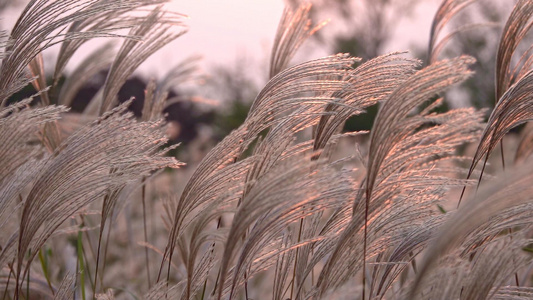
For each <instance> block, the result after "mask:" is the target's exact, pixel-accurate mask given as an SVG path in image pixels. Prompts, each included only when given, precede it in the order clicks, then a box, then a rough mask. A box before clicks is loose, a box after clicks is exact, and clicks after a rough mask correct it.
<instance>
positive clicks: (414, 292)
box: [0, 0, 533, 300]
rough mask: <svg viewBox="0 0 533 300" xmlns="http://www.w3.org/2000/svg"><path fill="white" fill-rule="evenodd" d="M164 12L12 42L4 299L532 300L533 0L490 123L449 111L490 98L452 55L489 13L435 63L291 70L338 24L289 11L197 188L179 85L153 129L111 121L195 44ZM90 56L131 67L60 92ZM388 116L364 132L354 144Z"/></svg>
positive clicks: (483, 115)
mask: <svg viewBox="0 0 533 300" xmlns="http://www.w3.org/2000/svg"><path fill="white" fill-rule="evenodd" d="M479 1H481V0H479ZM164 2H166V1H165V0H123V1H107V0H63V1H54V0H31V1H30V2H29V3H28V4H27V6H26V8H25V9H24V10H23V12H22V13H21V15H20V17H19V18H18V21H17V22H16V24H15V25H14V27H13V28H12V29H11V30H10V31H9V32H4V33H3V34H2V37H1V38H2V43H1V49H2V51H1V53H0V58H1V66H0V101H1V106H0V299H2V300H3V299H83V300H85V299H91V298H96V299H115V298H116V299H270V298H272V299H533V281H532V280H533V279H532V275H533V261H532V259H533V240H532V236H533V235H532V233H533V231H532V229H533V226H532V225H533V165H532V164H531V163H530V162H529V161H530V160H528V157H529V156H530V154H531V152H532V150H533V127H531V126H530V125H526V126H520V125H522V124H524V123H527V122H528V121H530V120H531V119H532V117H533V71H532V66H533V55H532V54H533V53H532V52H533V51H531V49H532V48H533V47H530V45H527V44H526V45H525V48H524V45H523V44H524V43H527V41H528V39H527V38H526V37H527V33H528V32H529V30H530V28H531V27H532V25H533V19H532V16H533V1H532V0H518V1H515V2H516V4H515V6H514V8H513V10H512V12H511V14H510V15H509V16H507V18H506V21H505V23H504V24H501V25H502V26H501V38H500V41H499V43H498V45H497V49H496V50H497V51H496V52H497V55H496V57H494V60H495V62H496V64H495V65H496V67H495V70H494V76H493V78H495V79H494V80H495V85H496V91H495V93H496V99H497V102H496V103H495V106H494V109H492V110H490V111H488V110H477V109H476V108H458V109H449V110H439V107H440V106H441V105H443V103H445V102H446V101H448V99H447V98H449V97H451V96H452V95H456V94H450V93H447V91H449V90H450V89H452V88H454V87H457V86H460V85H461V84H462V83H463V82H464V81H465V80H476V79H477V78H478V77H476V76H477V75H476V74H475V73H474V72H473V71H471V70H472V65H473V64H474V63H475V62H476V59H475V58H473V57H471V56H466V55H463V56H458V57H446V56H445V55H444V54H445V53H444V52H443V49H444V48H445V47H446V45H447V43H449V42H450V40H453V38H454V35H455V34H457V33H458V32H460V31H461V30H462V29H458V30H457V31H455V30H454V29H451V30H450V29H445V28H447V27H446V26H445V25H446V24H447V23H449V21H450V20H451V19H453V18H454V16H456V15H457V14H458V13H459V12H460V11H462V10H463V9H465V8H466V7H467V6H469V5H470V4H471V3H473V2H475V1H474V0H443V2H442V4H441V5H440V6H439V9H438V11H437V12H436V14H435V18H434V21H433V25H432V27H431V35H430V37H428V38H429V41H430V42H429V46H428V56H427V57H428V58H427V59H425V60H424V61H421V60H419V59H416V58H412V55H411V54H409V53H403V52H401V53H400V52H398V53H390V54H387V55H383V56H379V57H375V58H373V59H370V60H365V61H362V60H361V59H358V58H356V57H351V56H350V55H348V54H336V55H332V56H328V57H323V58H318V59H314V60H311V61H307V62H303V63H299V64H292V63H291V59H292V58H293V56H294V54H295V53H296V51H297V50H298V48H299V47H300V46H301V45H302V43H303V42H304V41H305V40H306V39H307V38H309V37H310V36H311V35H312V34H313V33H314V32H315V31H317V30H319V29H320V27H321V26H323V24H322V23H317V24H314V23H313V22H312V21H311V17H310V12H311V6H310V5H308V4H301V5H300V6H295V7H291V6H289V7H287V9H286V10H285V12H284V14H283V16H282V19H281V21H280V23H279V27H278V31H277V34H276V36H275V39H274V45H273V48H272V52H271V58H270V70H269V74H270V75H269V77H270V80H269V81H268V83H267V84H266V85H265V86H264V88H263V89H262V90H261V91H260V93H259V94H258V95H257V97H256V98H255V100H254V102H253V104H252V106H251V108H250V110H249V112H248V115H247V118H246V120H245V121H244V123H243V124H242V125H241V126H240V127H238V128H236V129H235V130H234V131H232V132H231V133H230V134H228V135H227V136H226V137H225V138H224V139H223V140H222V141H221V142H220V143H218V144H217V145H216V146H215V147H214V148H213V149H211V150H210V151H209V152H208V153H207V154H206V155H205V157H204V158H203V159H202V160H201V161H200V162H199V163H192V164H189V165H188V166H187V167H185V164H187V163H189V162H187V161H184V162H181V161H180V157H179V156H178V157H177V158H176V157H173V156H171V155H169V152H172V151H171V150H173V149H174V148H176V147H180V146H179V145H169V143H168V139H167V137H166V130H167V129H166V122H165V118H164V114H163V110H164V108H165V107H166V105H167V98H168V93H169V90H170V89H171V88H172V85H173V84H175V81H176V78H178V79H179V78H183V76H182V75H183V72H180V70H179V69H177V70H175V71H174V72H173V73H170V75H169V76H167V77H166V78H163V79H161V80H159V81H157V80H155V81H152V82H151V83H150V84H148V86H147V88H146V90H145V99H144V106H143V108H142V115H141V117H135V116H134V115H133V113H132V112H130V111H129V110H128V106H129V105H130V104H131V101H126V102H124V103H120V102H119V101H118V100H117V93H118V91H119V90H120V88H121V86H122V85H123V84H124V83H125V81H126V80H127V79H128V78H129V77H130V76H131V75H132V74H133V72H134V71H135V70H136V69H137V67H139V65H140V64H141V63H142V62H143V61H145V60H146V59H147V58H148V57H149V56H151V55H152V54H154V53H155V52H157V50H159V49H160V48H161V47H163V46H165V45H167V44H168V43H169V42H171V41H173V40H175V39H177V38H179V37H180V36H181V35H182V34H184V33H185V31H186V23H184V21H185V19H184V16H183V15H181V14H178V13H175V12H169V11H166V10H165V8H164V7H163V6H162V4H164ZM333 22H334V20H333ZM95 38H100V39H101V38H104V39H112V40H119V41H120V47H117V48H111V47H109V46H108V45H106V46H104V48H101V49H98V50H97V51H95V52H94V53H93V54H91V55H89V56H88V57H87V59H86V60H85V61H83V62H82V63H81V64H80V65H79V66H77V67H76V68H75V70H74V71H73V72H72V73H71V74H70V75H69V77H68V78H67V79H66V81H65V82H62V80H61V78H62V76H63V73H64V70H65V67H66V66H67V64H68V63H69V61H70V60H71V58H72V57H74V56H76V55H77V53H78V52H79V50H80V49H81V48H83V47H84V45H85V43H86V42H87V41H89V40H92V39H95ZM54 45H59V47H60V50H59V55H58V58H57V60H56V61H53V62H51V61H45V60H44V59H43V55H42V53H43V51H45V50H46V49H48V48H50V47H52V46H54ZM521 45H522V46H521ZM519 46H521V47H519ZM521 49H526V50H521ZM45 63H46V64H52V68H51V69H52V70H53V74H52V76H53V80H52V82H51V83H50V82H47V81H46V78H47V77H46V75H47V74H45V72H44V70H45V67H44V65H45ZM102 70H108V71H107V77H106V79H105V83H104V85H103V87H102V88H101V90H100V91H99V92H98V93H97V94H96V95H95V96H94V98H93V99H92V100H91V102H90V103H89V105H88V106H87V107H86V108H85V110H84V111H83V112H82V113H77V114H74V113H71V112H69V107H70V105H71V103H72V102H73V101H75V97H76V94H77V91H78V90H79V89H80V88H81V87H82V86H83V84H84V83H85V82H86V81H87V80H89V79H90V78H91V76H93V75H94V74H97V73H98V72H101V71H102ZM180 76H181V77H180ZM60 82H61V84H60ZM28 85H32V86H33V87H34V88H35V90H37V91H38V93H37V94H35V96H34V97H31V98H28V99H25V100H22V101H14V100H12V99H13V98H12V96H13V95H14V94H15V93H17V92H18V91H19V90H21V89H22V88H24V87H26V86H28ZM376 104H378V106H379V109H378V113H377V116H376V117H375V120H374V123H373V126H372V129H371V130H370V131H369V132H345V131H343V130H342V129H343V126H344V123H345V122H346V121H347V120H348V119H349V118H350V117H352V116H354V115H359V114H362V113H364V112H365V109H366V108H368V107H370V106H373V105H376ZM518 129H519V130H518ZM511 130H513V131H515V132H516V131H517V130H518V132H519V133H518V134H517V133H513V135H512V137H509V135H510V133H509V132H510V131H511ZM504 137H505V138H504ZM172 153H174V152H172ZM489 165H490V168H489V167H488V166H489Z"/></svg>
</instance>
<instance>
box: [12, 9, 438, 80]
mask: <svg viewBox="0 0 533 300" xmlns="http://www.w3.org/2000/svg"><path fill="white" fill-rule="evenodd" d="M353 1H357V0H353ZM439 2H440V0H425V1H421V5H420V6H419V7H418V9H417V10H416V12H415V13H414V14H413V15H412V16H411V17H409V18H404V19H402V21H401V22H400V23H399V24H398V26H397V27H396V32H395V38H394V39H393V41H392V43H391V45H388V46H386V51H387V52H388V51H399V50H409V48H410V46H411V45H412V44H414V43H415V44H416V43H418V44H421V43H422V44H425V43H427V39H428V36H429V27H430V24H431V20H432V18H433V15H434V13H435V10H436V8H437V6H438V3H439ZM283 7H284V2H283V0H172V1H171V2H170V3H169V4H168V8H169V9H170V10H172V11H175V12H179V13H183V14H186V15H188V16H189V19H188V20H186V23H187V24H188V25H189V32H188V33H186V34H185V35H183V36H182V37H180V38H178V39H177V40H176V41H174V42H173V43H171V44H170V45H168V46H167V47H165V48H164V49H162V50H161V51H160V52H158V53H156V54H155V55H154V56H153V57H152V58H150V59H149V60H148V61H147V62H146V63H145V64H143V65H142V66H141V68H140V71H141V72H142V73H144V74H147V75H148V76H158V75H161V74H164V73H165V72H166V71H168V70H169V69H170V68H172V67H173V66H174V65H175V64H177V63H178V62H179V61H181V60H183V59H186V58H187V57H189V56H191V55H195V54H199V55H201V56H202V57H203V62H202V63H201V67H202V68H203V69H204V70H206V71H209V68H210V67H211V66H213V65H232V64H233V65H234V64H235V61H236V60H240V59H243V58H246V59H247V61H250V68H251V69H255V71H254V72H255V73H261V71H260V70H261V69H265V70H264V71H265V72H266V69H268V67H267V66H266V61H267V59H268V56H269V53H270V48H271V46H272V41H273V39H274V35H275V32H276V28H277V25H278V21H279V18H280V16H281V13H282V11H283ZM20 9H22V8H18V9H17V11H18V10H20ZM17 14H18V13H16V12H14V11H10V12H7V14H5V13H4V16H3V18H4V19H3V20H2V23H3V24H4V25H8V24H12V23H14V22H15V20H16V19H15V16H16V15H17ZM339 23H340V22H338V23H335V17H334V16H332V20H331V22H330V24H328V27H330V26H332V27H333V28H335V29H336V28H337V27H338V26H339ZM335 26H337V27H335ZM339 30H341V31H342V28H339ZM305 46H306V47H304V49H303V51H302V52H303V53H304V55H300V57H299V58H298V57H297V58H296V60H298V59H299V60H302V59H310V58H316V57H319V56H323V55H327V54H331V53H328V52H327V50H326V49H318V48H317V45H316V44H312V43H307V44H306V45H305ZM94 48H95V46H94V45H92V46H91V45H87V46H86V49H85V51H83V50H82V51H81V52H82V53H83V52H86V53H88V50H87V49H94ZM80 54H81V53H80ZM54 56H55V55H54V51H53V50H52V51H49V52H48V53H45V58H46V57H49V58H51V57H54ZM302 56H303V57H302ZM81 57H83V56H78V58H77V59H76V58H74V59H73V60H72V62H71V64H69V66H68V67H67V70H72V69H73V68H74V67H75V66H76V65H77V63H79V61H80V60H81ZM48 67H49V66H48Z"/></svg>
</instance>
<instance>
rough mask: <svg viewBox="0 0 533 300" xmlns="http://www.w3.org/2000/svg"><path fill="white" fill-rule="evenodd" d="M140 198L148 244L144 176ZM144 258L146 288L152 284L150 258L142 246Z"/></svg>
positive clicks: (145, 239) (145, 236)
mask: <svg viewBox="0 0 533 300" xmlns="http://www.w3.org/2000/svg"><path fill="white" fill-rule="evenodd" d="M141 184H142V187H141V198H142V206H143V229H144V242H145V243H147V244H148V233H147V229H146V177H143V179H142V183H141ZM144 258H145V261H146V278H147V280H148V289H150V287H151V286H152V284H151V280H150V260H149V257H148V248H146V247H145V248H144Z"/></svg>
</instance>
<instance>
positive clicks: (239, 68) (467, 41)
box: [0, 0, 515, 160]
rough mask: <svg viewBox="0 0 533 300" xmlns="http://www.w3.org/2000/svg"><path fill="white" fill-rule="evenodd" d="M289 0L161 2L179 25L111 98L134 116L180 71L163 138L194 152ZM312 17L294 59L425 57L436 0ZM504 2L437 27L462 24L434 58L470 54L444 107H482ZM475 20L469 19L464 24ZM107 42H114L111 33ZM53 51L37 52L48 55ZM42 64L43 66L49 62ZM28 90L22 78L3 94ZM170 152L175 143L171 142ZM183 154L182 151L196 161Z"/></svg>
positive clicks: (251, 93)
mask: <svg viewBox="0 0 533 300" xmlns="http://www.w3.org/2000/svg"><path fill="white" fill-rule="evenodd" d="M26 2H27V0H11V1H1V2H0V3H1V4H0V11H1V12H2V13H1V21H0V26H1V28H2V29H5V30H9V29H10V28H11V27H12V26H13V24H14V23H15V22H16V19H15V18H14V16H18V15H19V13H20V11H21V10H22V9H23V7H24V5H25V3H26ZM299 2H300V1H298V0H287V1H282V0H255V1H248V0H224V1H222V0H198V1H187V0H173V1H171V2H170V3H168V4H167V6H168V8H169V9H170V10H172V11H174V12H177V13H181V14H184V15H187V16H188V18H187V20H186V25H187V27H188V32H187V33H186V34H185V35H183V36H182V37H180V38H178V39H177V40H176V41H174V42H173V43H171V44H169V45H168V46H166V47H165V48H163V49H162V50H161V51H159V52H158V53H156V55H154V56H153V57H151V58H150V59H148V60H147V61H146V62H145V63H144V64H143V65H142V66H141V67H140V68H139V70H138V71H137V72H136V73H135V74H134V76H133V77H132V78H130V80H129V81H128V82H127V83H126V84H125V85H124V86H123V88H122V90H121V91H120V94H119V98H120V99H119V100H120V101H125V100H127V99H129V98H130V97H131V96H133V97H135V101H134V103H133V105H132V107H131V109H132V110H133V111H134V112H135V113H136V114H137V115H140V113H141V110H142V106H143V98H144V90H145V88H146V84H147V83H148V82H149V81H150V80H152V79H158V78H164V77H165V76H166V74H168V73H169V72H171V71H172V70H176V68H179V69H180V70H182V72H183V76H182V77H180V78H182V80H181V81H180V82H173V87H172V91H171V93H170V95H169V99H170V102H169V106H168V107H167V109H166V110H165V111H166V113H167V119H168V121H169V124H170V125H169V133H170V135H171V139H172V142H173V143H176V142H180V143H182V147H179V149H184V148H186V147H188V146H189V145H191V144H193V143H196V144H195V147H196V148H195V149H196V150H195V153H203V152H205V151H207V150H208V149H210V148H211V147H212V145H213V144H215V143H216V142H217V141H219V140H220V139H222V138H223V137H224V136H225V135H227V134H228V133H229V132H230V131H231V130H232V129H234V128H236V127H237V126H238V125H239V124H240V123H241V122H242V121H243V120H244V118H245V117H246V114H247V111H248V108H249V106H250V104H251V102H252V101H253V99H254V97H255V96H256V95H257V93H258V92H259V91H260V89H261V87H262V86H264V85H265V83H266V81H267V78H268V76H267V75H268V69H269V66H268V63H269V55H270V48H271V46H272V43H273V40H274V38H275V34H276V28H277V24H278V21H279V18H280V16H281V14H282V11H283V9H284V7H285V6H286V5H297V4H298V3H299ZM311 2H312V3H313V10H312V11H313V18H314V20H315V23H319V22H322V21H328V25H327V26H325V27H324V28H322V29H321V30H320V31H318V32H317V33H316V34H315V35H314V36H313V37H312V38H311V39H310V40H308V41H307V42H306V43H305V44H304V45H303V47H302V49H301V50H300V51H299V53H298V54H297V56H296V57H295V59H294V60H293V64H294V63H298V62H302V61H305V60H309V59H312V58H317V57H321V56H324V55H329V54H334V53H338V52H345V53H350V54H352V55H354V56H357V57H361V58H363V59H364V60H367V59H370V58H373V57H376V56H378V55H381V54H385V53H389V52H392V51H409V54H408V55H410V56H412V57H417V58H419V59H421V60H422V61H425V59H426V52H427V44H428V40H429V31H430V28H431V22H432V19H433V17H434V15H435V12H436V11H437V9H438V6H439V5H440V2H441V1H440V0H351V1H350V0H313V1H311ZM514 3H515V1H514V0H494V1H490V0H480V1H476V2H474V3H473V4H471V5H470V6H469V7H468V8H467V9H465V10H464V11H463V12H462V13H461V14H459V15H458V16H457V17H455V18H454V19H453V20H451V22H449V25H448V27H449V28H446V29H445V31H444V35H445V34H447V33H450V32H453V31H454V30H456V29H458V28H463V29H464V30H461V32H459V33H458V34H456V35H454V36H453V38H452V39H450V42H449V43H448V45H447V46H446V48H445V49H444V51H443V52H442V54H441V56H442V57H452V56H456V55H459V54H463V53H464V54H469V55H472V56H474V57H476V58H477V60H478V63H477V64H476V65H475V67H474V69H475V70H476V73H477V74H476V76H475V77H474V78H472V79H471V80H469V81H468V82H467V83H466V84H465V85H463V86H462V87H460V88H455V89H454V90H452V91H451V92H450V93H451V94H452V95H453V97H448V99H449V100H448V101H447V102H446V105H445V106H444V107H443V108H442V109H446V108H447V107H461V106H470V105H474V106H476V107H478V108H482V107H489V108H490V107H492V106H493V103H494V101H495V99H494V86H493V85H494V79H493V76H494V75H493V74H494V60H495V59H494V58H495V56H496V47H497V43H498V40H499V34H500V31H501V28H502V26H503V24H502V20H505V19H506V17H507V15H508V13H509V12H510V10H511V8H512V6H513V4H514ZM472 24H475V25H472ZM105 42H107V40H104V39H101V40H99V41H98V40H97V41H91V42H89V43H87V45H86V46H85V45H84V46H83V47H82V49H80V52H79V55H77V56H75V57H74V59H72V61H71V62H69V65H68V66H67V69H66V73H65V74H64V77H65V78H64V79H66V78H68V76H69V72H72V71H73V70H74V69H75V68H76V66H77V65H78V64H80V62H81V61H83V59H84V58H85V57H87V56H88V55H89V54H90V53H91V51H94V50H95V49H97V48H98V47H101V46H102V45H103V44H104V43H105ZM117 44H119V43H118V41H117ZM57 52H58V49H55V48H51V49H49V50H47V51H46V52H45V55H44V60H45V69H46V70H47V71H48V72H49V73H51V72H52V70H51V69H48V68H46V62H47V61H50V62H52V61H53V60H55V58H56V56H57ZM49 65H52V63H50V64H49ZM105 78H106V72H105V70H103V71H102V72H100V73H98V74H96V75H95V76H93V78H92V79H91V80H89V81H88V83H87V84H86V85H85V86H84V87H83V88H82V89H80V91H79V93H78V95H76V97H75V100H74V102H73V104H72V110H73V111H74V112H81V111H83V109H84V108H85V107H86V106H87V104H88V102H89V101H90V99H92V98H93V96H94V95H95V94H96V93H97V91H98V90H99V88H100V87H101V86H102V85H103V83H104V81H105ZM34 93H35V90H33V88H32V87H31V86H28V87H27V88H26V89H24V90H23V91H21V92H20V93H18V94H17V95H15V96H14V97H13V99H12V100H11V101H18V100H20V99H22V98H24V97H28V96H30V95H32V94H34ZM376 111H377V107H370V108H369V110H368V112H367V113H366V114H362V115H359V116H356V117H353V118H352V119H350V120H349V121H348V122H347V124H346V126H345V130H350V131H354V130H365V129H369V128H370V127H371V125H372V121H373V117H374V115H375V113H376ZM178 151H180V150H178ZM198 156H199V157H195V158H192V157H189V159H193V160H196V159H199V158H201V156H202V155H201V154H198Z"/></svg>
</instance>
